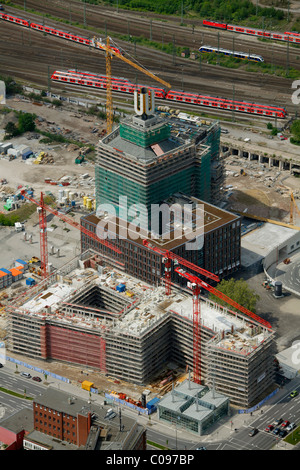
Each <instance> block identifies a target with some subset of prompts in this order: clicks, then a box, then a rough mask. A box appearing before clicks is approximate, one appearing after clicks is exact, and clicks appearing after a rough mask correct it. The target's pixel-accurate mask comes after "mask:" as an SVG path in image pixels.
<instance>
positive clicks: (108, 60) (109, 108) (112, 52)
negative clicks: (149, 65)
mask: <svg viewBox="0 0 300 470" xmlns="http://www.w3.org/2000/svg"><path fill="white" fill-rule="evenodd" d="M94 42H95V44H96V45H97V46H98V47H99V48H101V49H104V50H105V51H106V113H107V133H108V134H109V133H110V132H111V131H112V128H113V102H112V86H111V59H112V57H113V56H114V57H117V58H118V59H121V60H123V62H126V63H127V64H129V65H131V66H132V67H134V68H136V69H137V70H139V71H140V72H143V73H145V74H146V75H148V77H150V78H153V79H154V80H156V81H158V82H160V83H161V84H162V85H163V86H164V87H165V88H166V89H168V90H170V89H171V85H170V83H168V82H166V81H165V80H162V79H161V78H159V77H157V76H156V75H154V74H153V73H152V72H149V70H146V69H145V68H143V67H141V66H140V65H138V64H136V63H134V62H132V61H131V60H130V59H128V58H127V57H124V56H123V55H122V54H119V53H118V52H116V51H115V50H114V49H112V48H111V47H110V41H109V37H107V39H106V45H105V44H103V42H100V41H99V40H98V39H97V38H94Z"/></svg>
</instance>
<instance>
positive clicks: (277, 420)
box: [274, 418, 283, 426]
mask: <svg viewBox="0 0 300 470" xmlns="http://www.w3.org/2000/svg"><path fill="white" fill-rule="evenodd" d="M282 422H283V419H282V418H279V419H275V421H274V426H279V424H281V423H282Z"/></svg>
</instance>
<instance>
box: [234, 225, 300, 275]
mask: <svg viewBox="0 0 300 470" xmlns="http://www.w3.org/2000/svg"><path fill="white" fill-rule="evenodd" d="M297 233H298V234H299V240H300V232H299V231H298V230H294V229H292V228H288V227H282V226H280V225H277V224H271V223H269V222H266V223H264V224H263V225H261V226H260V227H258V228H256V229H254V230H252V231H251V232H248V233H246V234H245V235H243V236H242V237H241V264H242V266H244V267H247V266H250V265H251V264H253V263H255V262H258V261H260V260H263V259H264V258H265V257H266V256H267V255H268V254H269V253H271V252H272V251H273V250H275V248H277V247H278V248H280V247H281V245H283V244H284V243H287V242H288V240H289V239H290V238H291V237H292V236H294V235H295V234H297Z"/></svg>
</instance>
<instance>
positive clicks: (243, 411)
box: [239, 388, 279, 414]
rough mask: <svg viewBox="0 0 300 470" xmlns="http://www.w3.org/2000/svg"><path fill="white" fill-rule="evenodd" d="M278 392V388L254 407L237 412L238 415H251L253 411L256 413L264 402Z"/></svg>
mask: <svg viewBox="0 0 300 470" xmlns="http://www.w3.org/2000/svg"><path fill="white" fill-rule="evenodd" d="M278 392H279V388H276V390H274V391H273V392H272V393H270V395H268V396H267V397H265V398H264V399H263V400H261V401H260V402H259V403H257V404H256V405H254V406H253V407H252V408H248V409H247V410H239V413H240V414H242V413H252V412H253V411H256V410H258V409H259V408H260V407H261V406H262V405H263V404H264V403H265V402H266V401H268V400H269V399H270V398H272V397H273V396H274V395H276V393H278Z"/></svg>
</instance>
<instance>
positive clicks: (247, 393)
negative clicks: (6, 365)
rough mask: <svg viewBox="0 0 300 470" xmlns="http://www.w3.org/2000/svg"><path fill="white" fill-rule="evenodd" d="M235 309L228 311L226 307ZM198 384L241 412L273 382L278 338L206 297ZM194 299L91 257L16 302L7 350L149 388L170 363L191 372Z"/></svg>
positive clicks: (84, 257)
mask: <svg viewBox="0 0 300 470" xmlns="http://www.w3.org/2000/svg"><path fill="white" fill-rule="evenodd" d="M229 307H230V306H229ZM200 314H201V317H200V321H201V332H200V335H201V338H200V339H201V358H200V361H201V380H202V381H203V382H204V383H206V384H208V385H209V386H211V385H212V384H214V387H215V388H216V390H219V391H220V392H221V393H223V394H224V395H226V396H228V397H229V398H230V401H231V403H233V404H236V405H238V406H241V407H249V406H252V405H253V404H254V403H255V402H256V400H257V399H258V397H261V396H262V395H263V394H264V392H266V391H267V390H268V389H269V387H270V386H271V385H272V383H273V380H274V361H273V359H274V332H273V330H272V329H271V328H269V327H268V324H267V323H264V322H263V320H261V322H260V319H259V317H253V318H251V317H249V316H247V315H245V314H243V313H236V312H233V311H231V310H230V309H226V308H224V307H220V306H219V305H217V304H214V303H212V302H211V301H209V300H208V299H205V298H204V297H201V298H200ZM193 346H194V345H193V298H192V295H191V294H190V292H189V291H188V290H186V289H183V288H181V287H179V286H177V287H175V286H174V285H172V289H171V294H170V295H166V290H165V287H164V286H160V287H153V286H151V285H150V284H148V283H145V282H144V281H141V280H140V279H137V278H134V277H132V276H130V275H128V274H126V273H124V272H122V271H120V270H118V269H116V268H112V267H111V265H109V264H108V263H106V262H104V261H103V258H100V256H99V255H97V254H95V253H91V252H87V253H85V254H84V255H81V256H80V257H79V258H75V259H74V260H73V261H72V262H70V263H68V264H66V265H65V266H63V267H62V268H60V269H59V270H58V271H56V272H54V273H52V274H51V276H50V277H49V278H48V279H47V280H43V281H42V282H41V283H40V284H37V285H36V286H34V287H32V288H31V289H30V290H29V292H28V293H27V294H26V297H20V299H19V300H18V301H16V302H15V304H14V306H13V307H11V309H10V313H9V315H8V332H7V349H8V351H12V352H13V353H15V354H20V355H22V356H27V357H29V358H34V359H43V360H45V361H47V360H50V359H52V360H59V361H63V362H68V363H71V364H74V365H79V366H80V367H88V368H93V369H94V370H95V371H98V372H99V373H101V374H104V375H109V376H112V377H115V378H116V379H122V380H125V381H128V382H130V383H134V384H140V385H142V384H143V385H147V384H149V383H151V381H153V380H154V379H155V377H156V376H158V375H159V373H160V372H161V371H162V370H163V369H164V367H165V365H166V364H168V363H169V362H170V361H172V362H173V363H175V364H178V365H179V366H183V367H188V368H189V369H190V370H193V367H194V364H193V358H194V351H193Z"/></svg>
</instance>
